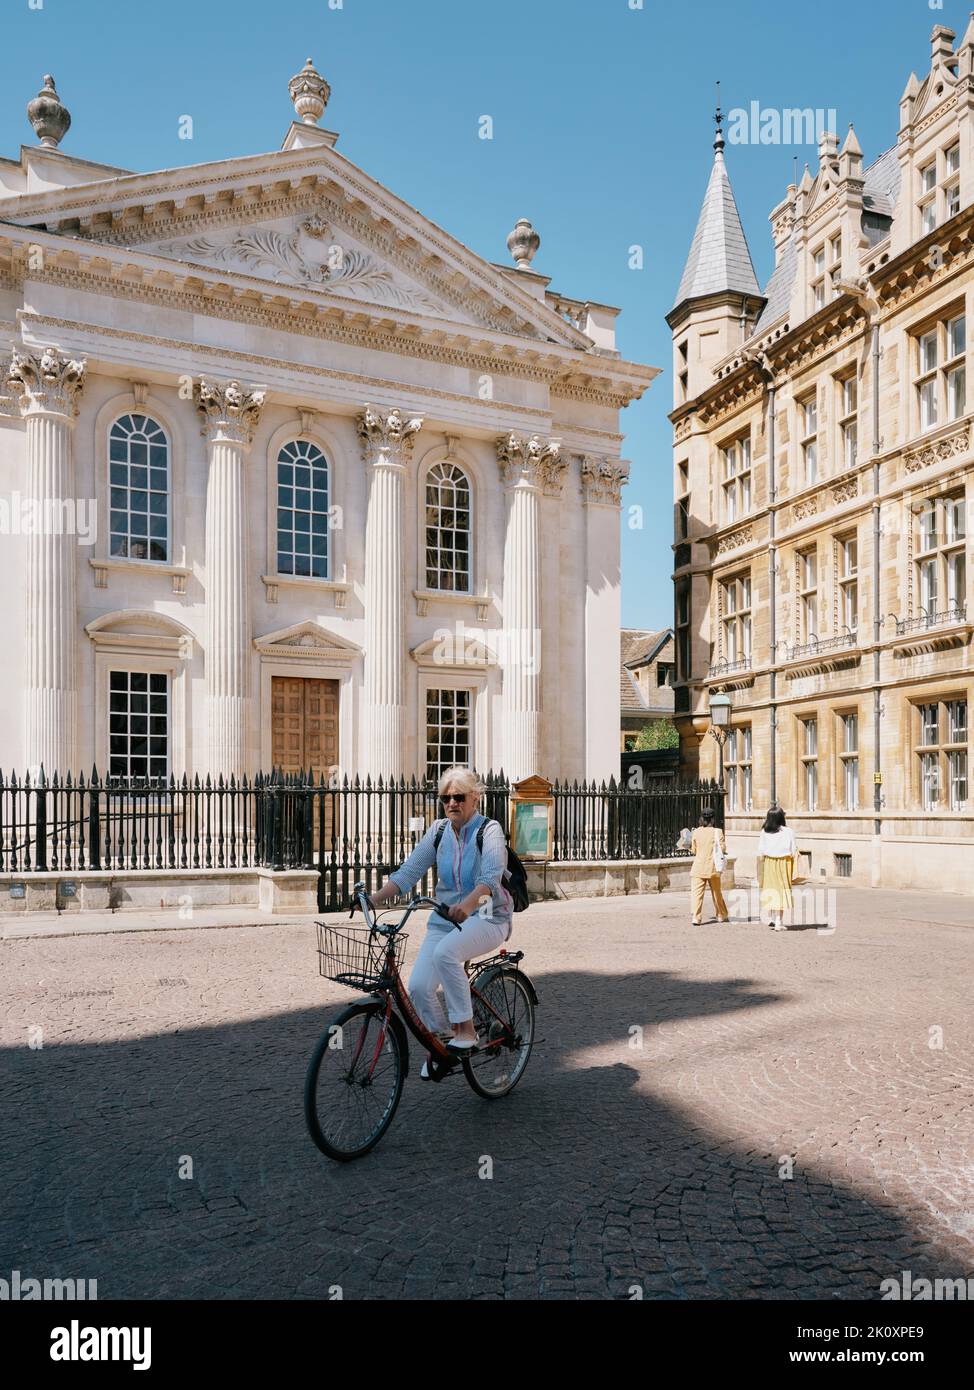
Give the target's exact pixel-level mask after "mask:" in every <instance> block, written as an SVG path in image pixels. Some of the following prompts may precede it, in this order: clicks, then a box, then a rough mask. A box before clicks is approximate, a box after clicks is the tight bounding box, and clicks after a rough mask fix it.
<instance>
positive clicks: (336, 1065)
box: [304, 1001, 406, 1163]
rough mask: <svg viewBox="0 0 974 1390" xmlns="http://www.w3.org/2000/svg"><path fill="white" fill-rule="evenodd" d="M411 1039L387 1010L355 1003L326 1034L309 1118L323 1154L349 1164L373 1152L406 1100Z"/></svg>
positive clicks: (307, 1099)
mask: <svg viewBox="0 0 974 1390" xmlns="http://www.w3.org/2000/svg"><path fill="white" fill-rule="evenodd" d="M405 1075H406V1038H405V1034H404V1031H403V1028H402V1025H401V1024H400V1022H399V1020H398V1018H396V1016H395V1014H393V1015H391V1016H390V1017H389V1019H388V1020H387V1019H386V1011H385V1005H384V1004H383V1003H381V1002H379V1001H376V1002H375V1003H374V1004H373V1003H370V1004H351V1005H350V1006H349V1007H348V1008H347V1009H346V1010H345V1011H344V1012H343V1013H341V1014H339V1016H338V1017H337V1018H336V1019H335V1020H334V1022H333V1023H330V1024H329V1025H328V1027H327V1028H326V1029H325V1031H324V1033H323V1034H322V1036H321V1038H320V1040H319V1042H318V1045H317V1047H316V1048H315V1050H314V1053H313V1054H312V1057H311V1061H310V1063H309V1064H308V1074H307V1077H306V1078H305V1083H304V1118H305V1120H306V1122H307V1125H308V1132H309V1133H310V1135H311V1137H312V1139H313V1140H314V1141H315V1143H316V1144H317V1146H318V1148H319V1149H320V1150H321V1152H322V1153H323V1154H327V1155H328V1157H329V1158H334V1159H337V1161H338V1162H339V1163H348V1162H349V1161H350V1160H351V1159H353V1158H361V1157H362V1155H363V1154H367V1153H368V1152H369V1150H370V1149H373V1148H374V1147H375V1146H376V1144H377V1143H378V1142H379V1140H380V1139H381V1138H382V1136H383V1134H385V1132H386V1130H387V1129H388V1128H389V1125H390V1124H391V1123H392V1117H393V1115H395V1113H396V1107H397V1105H398V1104H399V1100H400V1097H401V1096H402V1087H403V1081H404V1079H405Z"/></svg>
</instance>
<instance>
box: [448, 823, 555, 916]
mask: <svg viewBox="0 0 974 1390" xmlns="http://www.w3.org/2000/svg"><path fill="white" fill-rule="evenodd" d="M447 824H448V822H447V821H444V822H443V824H442V825H441V826H440V828H439V829H438V830H437V832H436V834H435V835H434V836H433V848H434V850H438V849H439V847H440V841H441V840H442V839H443V832H444V831H445V830H446V827H447ZM498 824H500V822H499V821H490V820H486V819H485V820H484V823H483V825H481V827H480V829H479V830H478V831H477V853H478V854H483V852H484V831H485V830H486V829H487V827H488V825H498ZM504 838H505V839H507V836H506V835H505V837H504ZM504 887H505V888H506V889H507V891H508V892H509V893H510V895H511V902H512V905H513V908H514V911H515V912H526V911H527V909H528V908H529V907H530V905H531V899H530V897H529V896H528V876H527V874H526V873H525V872H524V865H523V864H522V863H521V861H520V859H519V858H518V857H517V855H516V854H515V853H514V851H513V850H512V849H511V846H510V843H508V846H507V868H506V869H505V870H504Z"/></svg>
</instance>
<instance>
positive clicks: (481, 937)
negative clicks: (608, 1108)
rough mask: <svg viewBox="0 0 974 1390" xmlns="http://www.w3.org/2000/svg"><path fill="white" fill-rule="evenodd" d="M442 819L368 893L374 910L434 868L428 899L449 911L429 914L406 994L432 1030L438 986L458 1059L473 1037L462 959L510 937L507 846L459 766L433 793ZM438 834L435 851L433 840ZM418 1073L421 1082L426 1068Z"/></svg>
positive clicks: (478, 786)
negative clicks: (434, 879) (480, 846)
mask: <svg viewBox="0 0 974 1390" xmlns="http://www.w3.org/2000/svg"><path fill="white" fill-rule="evenodd" d="M437 790H438V793H439V797H440V800H441V801H442V802H443V809H444V811H445V813H446V820H445V821H435V822H434V823H433V825H431V826H430V828H429V830H427V832H426V834H425V835H424V836H423V838H422V840H420V842H419V844H418V845H417V846H416V848H415V849H414V850H413V852H412V854H411V855H410V856H409V858H408V859H407V860H406V861H405V863H404V864H402V865H401V866H400V868H398V869H397V870H396V872H395V873H394V874H391V875H390V876H389V878H388V880H387V881H386V882H385V883H384V884H383V886H382V888H380V889H379V891H378V893H375V894H373V896H372V902H373V904H375V905H376V906H379V905H381V904H382V903H386V902H388V901H389V900H390V899H391V898H394V897H397V896H398V895H399V894H404V893H409V892H411V890H412V889H413V888H414V887H415V886H416V884H417V883H418V882H419V880H420V879H421V878H422V876H423V875H424V874H425V873H426V872H427V870H428V869H431V868H432V867H433V865H434V864H435V865H436V873H437V883H436V893H435V896H436V898H437V900H438V901H439V902H441V903H443V904H444V906H446V907H448V909H449V919H445V918H443V917H442V916H441V915H440V914H439V913H437V912H434V913H432V914H431V916H430V919H429V923H428V926H427V932H426V936H425V938H424V940H423V944H422V946H421V947H420V949H419V955H418V956H417V957H416V962H415V964H414V965H413V969H412V973H411V975H410V977H409V994H410V997H411V998H412V1000H413V1003H414V1004H415V1006H416V1009H417V1011H418V1013H419V1015H420V1017H421V1018H422V1020H423V1022H424V1023H425V1024H426V1026H427V1028H429V1029H430V1030H431V1031H433V1032H437V1031H441V1030H442V1031H444V1032H447V1033H448V1032H449V1031H450V1030H449V1028H447V1027H445V1026H444V1025H445V1023H446V1019H445V1018H444V1016H443V1006H442V1003H441V1001H440V996H439V994H438V989H439V987H440V986H441V985H442V987H443V993H444V994H445V996H446V1010H447V1015H448V1016H449V1021H450V1024H451V1025H452V1028H453V1038H452V1040H451V1041H450V1042H449V1043H448V1044H447V1047H448V1049H449V1050H452V1051H455V1052H457V1053H458V1054H462V1053H464V1052H466V1051H469V1049H470V1048H472V1047H476V1046H477V1043H478V1041H479V1039H478V1038H477V1034H476V1031H475V1029H474V1023H473V1005H472V1004H471V1000H470V984H469V981H468V980H467V974H466V971H465V970H464V968H463V964H464V961H468V960H471V959H472V958H473V957H474V956H481V955H486V954H487V953H488V952H489V951H494V950H496V949H497V948H498V947H499V946H500V945H502V943H503V942H505V941H506V940H507V939H508V938H509V936H510V934H511V920H512V918H511V913H512V910H513V905H512V901H511V895H510V894H509V893H508V891H507V889H506V888H505V887H504V883H503V873H504V870H505V868H506V867H507V843H506V841H505V839H504V832H503V830H502V829H501V827H500V826H499V825H498V824H497V822H496V821H487V822H486V824H485V817H484V816H483V815H481V813H480V799H481V797H482V796H483V794H484V786H483V783H482V782H479V781H478V780H477V778H476V777H475V776H474V774H473V773H472V772H471V771H470V769H469V768H466V767H451V768H448V769H447V771H446V772H444V774H443V776H442V777H441V778H440V782H439V787H438V788H437ZM482 825H483V826H484V833H483V836H482V843H483V852H481V851H480V850H479V849H478V848H477V832H478V830H479V829H480V827H481V826H482ZM438 832H442V833H441V834H440V843H439V848H437V847H436V844H435V841H436V837H437V833H438ZM421 1075H422V1076H423V1077H424V1078H428V1075H429V1072H428V1067H427V1064H426V1063H424V1064H423V1070H422V1073H421Z"/></svg>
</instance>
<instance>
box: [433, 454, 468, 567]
mask: <svg viewBox="0 0 974 1390" xmlns="http://www.w3.org/2000/svg"><path fill="white" fill-rule="evenodd" d="M426 587H427V589H440V590H448V591H449V590H452V591H453V592H455V593H461V594H466V593H469V592H470V480H469V479H468V477H467V475H466V473H464V471H463V469H462V468H460V467H459V465H458V464H456V463H451V462H450V461H449V460H445V461H444V462H442V463H434V464H433V467H432V468H431V469H430V471H429V472H428V473H427V475H426Z"/></svg>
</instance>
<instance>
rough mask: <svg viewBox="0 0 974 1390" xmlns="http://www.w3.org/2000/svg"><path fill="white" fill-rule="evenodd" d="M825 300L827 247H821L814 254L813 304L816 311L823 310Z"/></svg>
mask: <svg viewBox="0 0 974 1390" xmlns="http://www.w3.org/2000/svg"><path fill="white" fill-rule="evenodd" d="M825 300H826V282H825V247H824V246H820V247H819V248H818V250H817V251H815V252H814V253H813V254H812V303H813V305H814V307H815V308H816V309H821V308H823V306H824V304H825Z"/></svg>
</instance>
